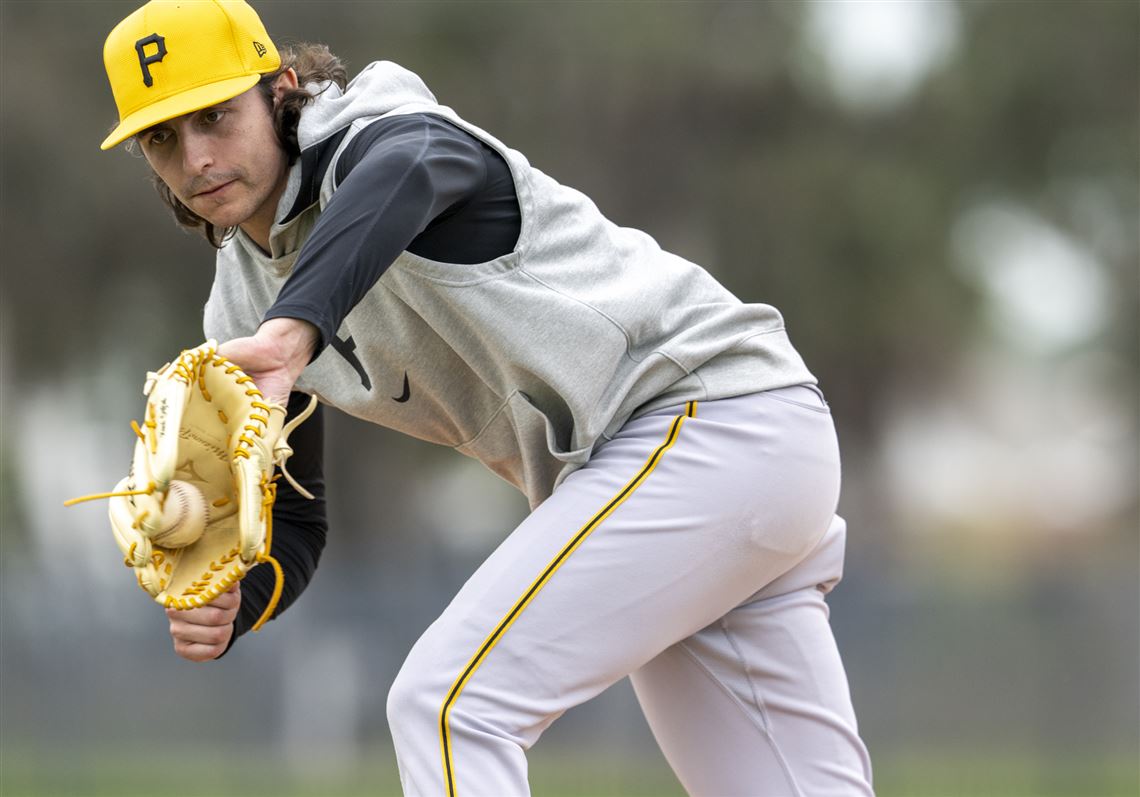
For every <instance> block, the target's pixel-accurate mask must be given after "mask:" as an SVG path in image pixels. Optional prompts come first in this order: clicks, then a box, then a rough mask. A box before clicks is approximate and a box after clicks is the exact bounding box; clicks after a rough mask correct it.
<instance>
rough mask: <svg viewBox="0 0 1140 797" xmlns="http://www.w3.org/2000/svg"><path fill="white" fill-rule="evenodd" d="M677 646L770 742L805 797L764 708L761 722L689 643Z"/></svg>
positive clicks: (798, 796) (798, 795) (799, 794)
mask: <svg viewBox="0 0 1140 797" xmlns="http://www.w3.org/2000/svg"><path fill="white" fill-rule="evenodd" d="M725 636H726V637H727V636H728V635H727V633H726V634H725ZM729 644H730V645H732V641H731V640H729ZM677 645H678V647H680V649H681V651H682V652H683V653H684V654H685V655H686V656H688V657H689V658H690V659H691V660H692V662H693V664H695V665H696V666H697V669H699V670H700V671H701V672H703V673H704V674H705V676H706V677H707V678H708V679H709V680H710V681H712V683H713V685H714V686H715V687H716V688H717V689H719V690H720V691H721V692H723V693H724V694H725V696H726V697H728V699H729V700H730V701H731V702H733V703H735V704H736V706H737V708H739V709H740V713H741V714H743V715H744V718H745V719H746V720H747V721H748V722H750V723H752V724H753V725H755V726H756V729H757V730H758V731H760V735H761V736H763V737H764V738H765V739H767V740H768V744H769V745H770V746H771V747H772V751H773V752H774V753H775V755H776V760H777V761H779V762H780V768H781V769H782V770H783V772H784V777H785V778H786V779H787V781H788V785H790V786H791V787H792V789H793V790H794V792H795V795H796V797H803V793H802V792H801V791H800V790H799V787H798V786H796V784H795V782H794V781H793V780H792V776H791V772H790V771H789V770H788V765H787V762H785V761H784V756H783V754H781V753H780V750H779V748H778V747H777V746H776V740H775V739H773V738H772V732H771V730H770V729H769V728H768V718H767V714H766V712H765V710H764V706H763V705H762V704H760V703H757V708H759V710H760V717H761V719H760V720H757V718H756V717H755V716H754V712H752V711H749V710H748V706H746V705H745V704H744V701H743V700H741V699H740V698H739V697H738V696H737V695H736V694H735V693H734V692H733V691H732V690H731V689H729V687H728V685H727V684H725V682H724V681H722V680H721V679H720V678H718V677H717V675H716V673H714V672H713V671H712V670H711V669H710V668H709V666H708V665H707V664H705V663H704V661H702V660H701V657H700V656H698V655H697V654H696V653H695V652H694V651H693V649H692V648H691V647H689V645H688V643H686V642H679V643H677ZM732 649H733V652H734V653H735V654H736V656H737V658H738V659H740V652H739V651H738V650H737V649H736V646H735V645H732ZM749 682H750V683H751V678H750V677H749ZM753 699H755V689H754V688H753Z"/></svg>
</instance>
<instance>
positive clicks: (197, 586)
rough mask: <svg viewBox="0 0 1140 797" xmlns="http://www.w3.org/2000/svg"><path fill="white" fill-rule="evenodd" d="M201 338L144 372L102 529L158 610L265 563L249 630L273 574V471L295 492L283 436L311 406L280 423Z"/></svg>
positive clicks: (212, 592)
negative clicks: (123, 473) (126, 460)
mask: <svg viewBox="0 0 1140 797" xmlns="http://www.w3.org/2000/svg"><path fill="white" fill-rule="evenodd" d="M217 348H218V347H217V343H216V342H214V341H212V340H211V341H207V342H206V343H203V344H202V345H200V346H198V347H197V348H193V349H187V350H186V351H183V352H182V354H181V355H180V356H179V357H178V359H177V360H175V361H174V362H172V363H169V364H167V365H165V366H163V367H162V368H161V369H160V370H159V371H158V372H155V373H150V374H148V375H147V381H146V387H145V389H144V392H145V394H146V396H147V403H146V411H145V415H144V418H143V422H142V423H141V424H139V423H136V422H134V421H132V422H131V426H132V427H133V428H134V430H135V434H136V435H138V440H137V441H136V442H135V450H134V457H133V459H132V462H131V468H130V472H129V474H128V475H127V477H126V478H125V479H123V480H122V481H120V482H119V483H118V485H116V486H115V489H114V490H113V491H111V492H109V493H100V494H97V495H90V496H84V497H82V498H76V499H72V500H71V501H68V502H67V503H68V504H69V505H70V504H73V503H78V502H79V501H86V500H90V499H93V498H109V499H110V509H109V515H110V518H111V529H112V531H113V532H114V536H115V542H116V543H118V546H119V548H120V550H122V552H123V556H124V560H123V561H124V564H126V565H127V566H128V567H133V568H134V570H135V575H136V577H137V578H138V582H139V586H140V587H142V588H143V589H144V590H146V591H147V592H148V593H150V595H152V596H153V597H154V599H155V600H156V601H157V602H158V603H160V604H162V605H163V606H166V607H168V608H175V609H193V608H197V607H200V606H205V605H206V604H208V603H210V602H212V601H213V600H215V599H216V598H217V597H218V596H219V595H221V594H222V593H223V592H225V591H226V590H228V589H229V588H230V587H231V586H232V585H233V584H234V583H235V582H237V581H239V580H240V579H242V578H243V577H244V576H245V575H246V573H248V572H249V571H250V570H251V569H252V568H253V567H254V566H255V565H257V564H259V563H262V562H266V563H268V564H270V565H271V566H272V567H273V569H274V570H275V572H276V574H277V584H276V588H275V589H274V591H273V596H272V598H271V599H270V601H269V604H268V606H266V609H265V612H264V613H263V614H262V616H261V618H260V619H258V621H257V623H256V624H254V626H253V630H254V631H256V630H258V629H259V628H261V626H262V625H263V624H264V623H265V621H266V620H267V619H269V618H270V617H272V616H273V610H274V609H275V608H276V606H277V602H278V600H279V599H280V597H281V588H282V582H283V575H282V571H281V566H280V565H279V564H278V563H277V561H276V560H275V559H274V558H273V556H272V554H271V549H272V544H273V522H272V521H273V512H272V510H273V502H274V500H275V498H276V495H277V485H276V484H275V476H274V469H275V468H276V467H279V468H281V472H282V474H283V475H284V476H285V477H286V478H287V479H288V480H289V482H290V483H291V484H292V485H293V486H294V487H295V488H296V489H297V491H298V492H300V493H301V494H302V495H304V496H306V497H308V498H312V496H311V495H310V494H309V493H308V492H306V491H305V490H304V489H303V488H302V487H301V486H300V485H298V484H297V483H296V482H294V481H293V480H292V478H291V477H290V476H289V474H288V472H287V471H286V470H285V461H286V460H287V459H288V458H289V457H290V456H291V455H292V453H293V450H292V449H291V448H290V447H289V444H288V442H287V438H288V435H289V433H290V432H291V431H292V430H293V429H294V428H296V426H297V425H298V424H300V423H301V422H302V421H303V420H304V419H305V418H307V417H308V416H309V415H310V414H311V413H312V411H313V409H314V408H315V406H316V399H315V398H314V399H313V401H312V402H311V403H310V404H309V407H308V408H307V409H306V411H305V412H303V413H302V414H301V415H299V416H298V417H297V418H295V419H293V420H292V421H290V422H289V424H288V425H285V423H284V422H285V407H284V406H282V405H280V404H276V403H270V402H268V401H266V400H265V399H264V398H263V396H262V394H261V392H260V391H259V390H258V389H257V387H256V386H255V385H254V383H253V380H252V379H251V378H250V377H249V376H247V375H246V374H245V373H243V372H242V370H241V369H240V368H238V367H237V366H236V365H234V364H233V363H231V362H230V361H229V360H227V359H226V358H225V357H222V356H220V355H219V354H218V353H217Z"/></svg>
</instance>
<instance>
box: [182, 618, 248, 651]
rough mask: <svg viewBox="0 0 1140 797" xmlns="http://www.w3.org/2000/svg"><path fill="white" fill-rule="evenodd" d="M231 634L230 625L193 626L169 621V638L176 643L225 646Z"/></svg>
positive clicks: (231, 627) (184, 622) (183, 622)
mask: <svg viewBox="0 0 1140 797" xmlns="http://www.w3.org/2000/svg"><path fill="white" fill-rule="evenodd" d="M232 633H233V626H231V625H195V624H193V623H188V622H186V621H184V620H171V621H170V636H171V637H172V638H173V639H174V642H175V647H177V645H178V643H184V644H185V643H194V642H196V643H200V644H204V645H225V644H226V643H227V642H229V641H230V635H231V634H232Z"/></svg>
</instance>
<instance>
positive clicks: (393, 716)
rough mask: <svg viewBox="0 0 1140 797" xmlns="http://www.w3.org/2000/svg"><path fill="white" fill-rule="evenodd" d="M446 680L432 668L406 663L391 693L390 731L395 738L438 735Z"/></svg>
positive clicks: (398, 674) (397, 676) (389, 705)
mask: <svg viewBox="0 0 1140 797" xmlns="http://www.w3.org/2000/svg"><path fill="white" fill-rule="evenodd" d="M441 683H443V678H442V677H441V676H440V674H439V673H435V672H432V670H431V668H428V667H423V666H418V665H412V664H411V663H410V660H409V661H405V662H404V665H403V666H402V667H401V668H400V672H399V673H397V674H396V680H395V681H394V682H393V683H392V688H391V689H389V690H388V705H387V710H388V727H389V728H390V729H391V731H392V733H393V735H397V734H398V735H402V736H419V735H422V734H423V733H433V732H437V731H438V728H439V718H440V712H441V711H442V709H443V701H444V698H445V697H446V695H445V690H446V686H443V687H441Z"/></svg>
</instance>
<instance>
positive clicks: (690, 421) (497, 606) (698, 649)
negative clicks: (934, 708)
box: [388, 386, 872, 797]
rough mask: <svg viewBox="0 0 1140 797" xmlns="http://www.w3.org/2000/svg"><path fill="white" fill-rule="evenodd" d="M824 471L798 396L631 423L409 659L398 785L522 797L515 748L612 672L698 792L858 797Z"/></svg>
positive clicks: (496, 556)
mask: <svg viewBox="0 0 1140 797" xmlns="http://www.w3.org/2000/svg"><path fill="white" fill-rule="evenodd" d="M839 477H840V473H839V452H838V446H837V443H836V438H835V429H834V426H833V424H832V420H831V416H830V413H829V411H828V409H827V405H826V403H825V402H824V401H823V399H822V396H821V394H820V393H819V392H818V391H817V390H816V389H815V388H814V387H806V386H802V387H793V388H785V389H781V390H774V391H768V392H765V393H757V394H754V395H750V396H742V397H738V398H733V399H726V400H721V401H709V402H699V403H698V402H690V403H689V404H687V405H683V406H679V407H673V408H669V409H665V410H660V411H656V412H653V413H650V414H648V415H645V416H643V417H641V418H638V419H636V420H633V421H631V422H630V423H628V424H627V425H626V426H625V427H624V428H623V429H622V431H621V432H620V433H619V434H618V435H617V436H616V437H615V438H614V439H613V440H611V441H608V442H606V443H605V444H603V445H601V446H600V447H599V448H598V449H597V450H596V451H595V454H594V456H593V458H592V459H591V460H590V462H589V464H588V465H587V466H586V467H584V468H582V469H581V470H578V471H576V472H575V473H573V474H571V475H570V476H569V478H567V479H566V481H565V482H564V483H563V484H562V485H561V486H560V487H559V488H558V489H557V490H556V491H555V492H554V494H553V495H552V496H551V497H550V498H549V499H547V500H546V501H545V502H544V503H543V504H542V505H540V506H539V507H538V508H537V509H536V510H535V511H534V512H533V513H532V514H531V515H530V516H529V517H528V518H527V519H526V520H525V521H523V523H522V524H521V525H520V526H519V527H518V528H517V529H516V530H515V531H514V532H513V533H512V534H511V535H510V536H509V537H508V538H507V539H506V540H505V541H504V542H503V543H502V545H500V546H499V548H498V549H497V550H496V551H495V552H494V553H493V554H491V556H490V557H489V558H488V559H487V561H486V562H484V563H483V565H482V566H481V567H480V568H479V569H478V570H477V571H476V572H475V573H474V575H472V576H471V578H470V580H469V581H468V582H467V583H466V584H465V585H464V586H463V588H462V589H461V590H460V591H459V594H458V595H456V596H455V599H454V600H453V601H452V602H451V604H450V605H449V606H448V607H447V609H446V610H445V611H444V612H443V614H442V615H441V616H440V617H439V619H438V620H436V622H434V623H433V624H432V625H431V626H430V627H429V628H428V629H427V631H426V632H425V633H424V635H423V636H422V637H421V638H420V640H419V641H418V642H417V643H416V645H415V646H414V647H413V648H412V651H411V653H410V654H409V655H408V658H407V661H406V662H405V663H404V666H403V667H402V668H401V670H400V673H399V675H398V676H397V678H396V681H395V683H394V684H393V686H392V691H391V693H390V694H389V698H388V720H389V723H390V726H391V730H392V736H393V739H394V743H395V747H396V755H397V759H398V762H399V767H400V778H401V782H402V784H403V789H404V792H405V794H408V795H447V796H448V797H453V796H454V795H459V797H514V795H528V794H529V793H530V790H529V787H528V785H527V775H526V773H527V765H526V758H525V751H526V750H527V749H528V748H530V746H531V745H533V744H534V743H535V742H536V741H537V740H538V738H539V736H540V735H541V734H542V732H543V730H545V729H546V728H547V727H548V726H549V725H550V724H551V723H552V722H554V720H556V719H557V718H558V717H559V716H560V715H561V714H562V713H563V712H564V711H566V710H567V709H568V708H571V707H572V706H575V705H578V704H580V703H582V702H584V701H586V700H589V699H590V698H591V697H593V696H595V695H596V694H598V693H599V692H601V691H602V690H604V689H605V688H606V687H608V686H610V685H611V684H613V683H614V682H616V681H617V680H618V679H620V678H623V677H625V676H627V675H629V676H631V678H632V680H633V685H634V689H635V691H636V693H637V697H638V699H639V701H640V702H641V705H642V707H643V709H644V711H645V715H646V717H647V719H648V721H649V724H650V727H651V728H652V730H653V733H654V735H655V737H656V739H657V741H658V743H659V744H660V746H661V749H662V750H663V751H664V753H665V756H666V758H667V759H668V761H669V763H670V765H671V766H672V767H673V769H674V771H675V772H676V774H677V777H678V778H679V779H680V781H681V783H682V785H683V786H684V787H685V789H686V790H687V791H688V792H689V793H690V794H692V795H703V796H704V797H736V796H737V795H739V797H792V796H795V797H829V796H831V795H835V796H836V797H838V796H839V795H844V796H846V795H870V794H872V791H871V785H870V780H871V775H870V762H869V759H868V756H867V752H866V749H865V747H864V745H863V743H862V741H861V740H860V738H859V735H858V732H857V729H856V722H855V715H854V711H853V710H852V707H851V700H850V697H849V693H848V687H847V679H846V675H845V674H844V671H843V666H842V663H841V662H840V657H839V653H838V651H837V649H836V645H835V641H834V639H833V637H832V634H831V628H830V625H829V624H828V611H827V606H826V604H825V603H824V600H823V596H824V594H825V593H826V592H827V591H829V590H830V589H831V587H832V586H833V585H834V584H835V583H836V582H837V581H838V580H839V578H840V576H841V574H842V567H843V546H844V537H845V525H844V523H843V521H842V520H841V519H839V518H838V517H837V516H835V514H834V512H835V508H836V503H837V500H838V497H839Z"/></svg>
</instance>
